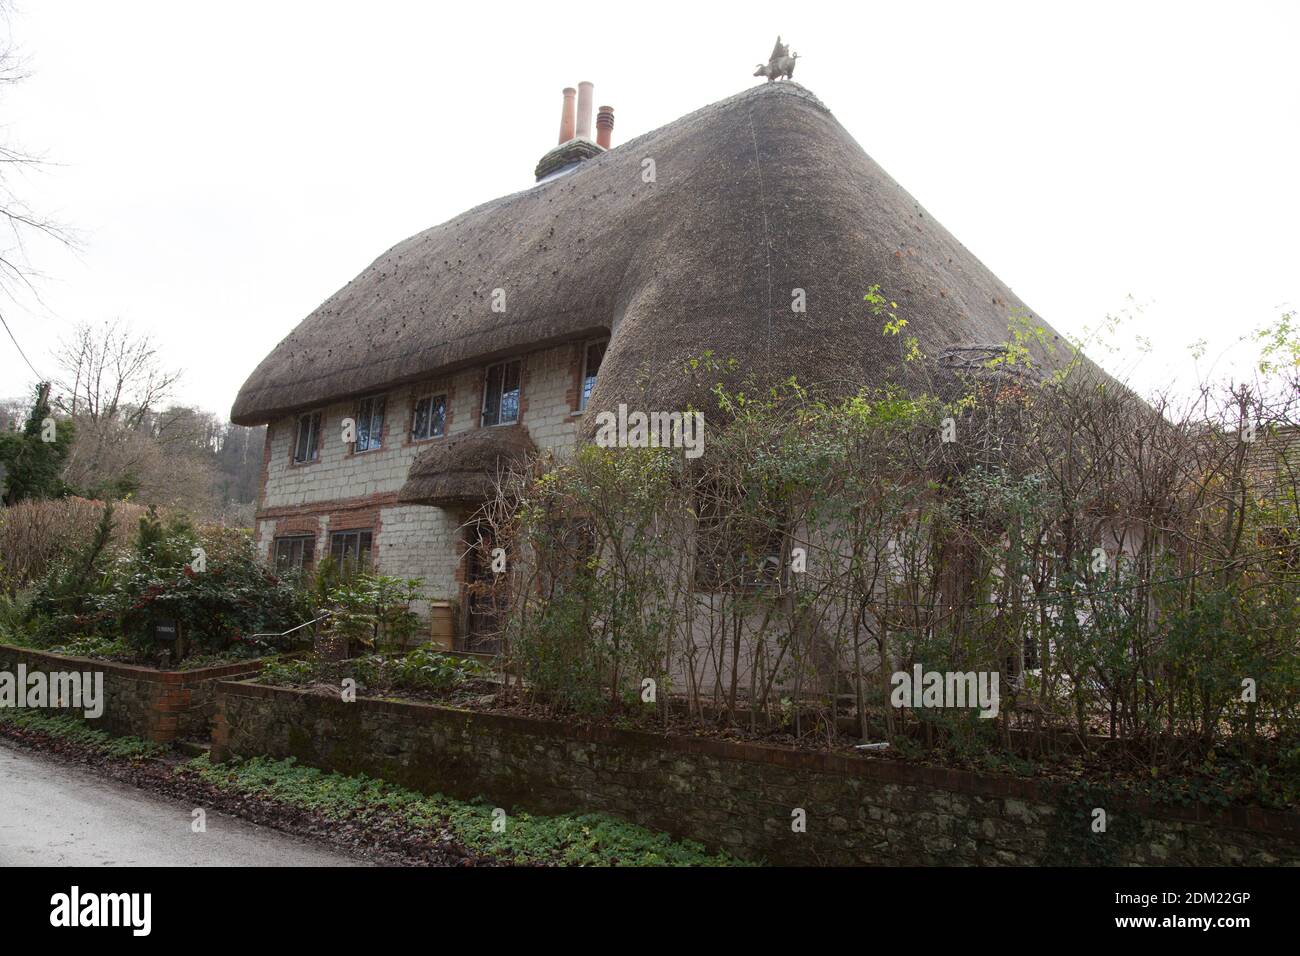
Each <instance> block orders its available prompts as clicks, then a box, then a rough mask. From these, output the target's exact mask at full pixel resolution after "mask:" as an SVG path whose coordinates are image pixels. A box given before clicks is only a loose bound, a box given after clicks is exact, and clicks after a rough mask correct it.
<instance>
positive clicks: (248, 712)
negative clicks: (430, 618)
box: [212, 682, 1300, 865]
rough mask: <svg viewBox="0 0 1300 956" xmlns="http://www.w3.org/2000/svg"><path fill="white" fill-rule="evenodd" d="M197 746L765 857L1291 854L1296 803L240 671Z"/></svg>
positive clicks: (220, 755) (1084, 858) (1038, 859)
mask: <svg viewBox="0 0 1300 956" xmlns="http://www.w3.org/2000/svg"><path fill="white" fill-rule="evenodd" d="M212 741H213V747H212V755H213V759H215V760H224V759H226V758H227V757H228V756H230V755H236V756H255V755H259V754H265V755H268V756H271V757H276V758H286V757H295V758H297V759H298V760H299V761H300V762H302V763H305V764H308V765H310V766H315V767H319V768H322V769H325V770H336V771H340V772H343V773H366V774H369V775H371V776H376V777H380V778H383V779H386V780H390V781H393V782H395V783H399V784H403V785H405V786H408V787H411V788H413V789H417V790H421V791H424V792H427V793H434V792H442V793H445V794H448V795H451V796H455V797H460V798H462V799H468V798H473V797H478V796H482V797H485V798H486V799H488V800H489V801H491V803H492V805H494V806H501V807H504V808H506V809H507V810H509V809H511V808H514V807H522V808H525V809H528V810H532V811H535V812H549V813H554V812H566V811H579V812H581V811H601V812H604V813H608V814H611V815H614V816H617V817H620V818H622V819H625V820H629V821H633V822H635V823H639V824H643V825H645V826H648V827H653V828H655V829H658V830H663V831H666V832H668V833H671V834H673V835H674V836H676V837H679V838H689V839H694V840H698V841H700V842H701V843H703V844H705V845H706V846H708V847H710V848H724V849H726V850H728V851H730V852H732V853H733V854H735V855H736V856H739V857H742V858H746V859H754V860H766V861H768V862H770V863H785V864H871V865H882V864H898V865H936V864H939V865H943V864H956V865H968V864H970V865H989V864H997V865H1017V864H1023V865H1027V864H1054V863H1055V864H1087V863H1092V864H1130V863H1136V864H1150V865H1159V864H1168V865H1223V864H1263V865H1273V864H1281V863H1289V864H1300V814H1296V813H1279V812H1273V811H1265V810H1260V809H1232V810H1230V811H1213V810H1211V809H1210V808H1209V807H1208V806H1207V805H1204V804H1195V805H1191V806H1187V807H1173V806H1164V805H1155V804H1152V803H1151V802H1150V801H1146V800H1140V799H1138V800H1134V799H1130V800H1127V801H1124V800H1120V799H1118V798H1112V797H1110V796H1107V795H1104V794H1099V793H1097V792H1095V791H1090V790H1088V789H1085V788H1084V787H1082V786H1064V785H1061V784H1057V783H1053V782H1048V781H1046V780H1030V779H1024V778H1018V777H1012V776H1003V775H993V774H977V773H970V772H965V771H957V770H945V769H940V768H932V767H922V766H916V765H912V764H907V763H903V762H901V761H892V760H882V759H875V758H867V757H854V756H844V755H839V754H828V753H818V752H812V751H796V750H789V749H782V748H777V747H770V746H765V745H760V744H752V743H742V742H735V741H725V740H717V739H710V738H704V737H688V736H667V735H661V734H654V733H647V732H642V731H631V730H616V729H612V728H608V727H584V726H579V725H575V724H569V723H561V722H558V721H549V720H536V719H531V718H521V717H512V716H503V715H496V714H481V713H471V712H468V711H461V710H453V709H449V708H445V707H439V706H435V705H430V704H423V703H408V702H395V701H386V700H372V699H364V698H363V699H359V700H357V701H356V702H355V703H345V702H344V701H342V700H340V699H337V698H334V697H331V696H325V695H321V694H314V693H310V692H307V691H303V690H298V689H295V688H282V687H270V686H266V685H261V684H256V683H251V682H244V683H233V682H221V683H218V684H217V710H216V715H215V717H214V719H213V736H212ZM1095 808H1101V809H1103V810H1105V812H1106V821H1105V823H1106V829H1105V832H1101V833H1098V832H1094V829H1093V828H1094V825H1095V824H1094V821H1095V820H1096V817H1095V816H1094V809H1095ZM799 810H802V811H803V812H804V815H805V820H806V828H805V830H804V831H803V832H795V830H794V829H793V824H794V823H795V822H796V819H797V816H798V814H797V811H799Z"/></svg>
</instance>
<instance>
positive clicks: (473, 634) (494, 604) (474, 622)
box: [461, 522, 506, 654]
mask: <svg viewBox="0 0 1300 956" xmlns="http://www.w3.org/2000/svg"><path fill="white" fill-rule="evenodd" d="M465 543H466V545H467V546H468V547H467V549H466V553H465V612H464V613H465V626H464V628H463V629H462V632H461V633H462V634H463V635H464V637H463V638H462V644H463V646H462V647H461V650H464V651H475V652H478V653H481V654H496V653H499V652H500V650H501V628H502V625H503V624H504V618H505V615H504V610H505V607H506V599H505V595H504V594H503V593H502V592H501V584H502V580H498V579H499V578H502V579H503V576H499V575H497V574H496V573H495V572H494V571H493V570H492V561H493V555H492V551H493V549H494V548H495V547H496V544H495V539H494V538H493V536H492V529H491V528H490V527H489V526H488V525H487V524H485V523H482V522H476V523H474V524H471V525H468V526H467V527H466V529H465Z"/></svg>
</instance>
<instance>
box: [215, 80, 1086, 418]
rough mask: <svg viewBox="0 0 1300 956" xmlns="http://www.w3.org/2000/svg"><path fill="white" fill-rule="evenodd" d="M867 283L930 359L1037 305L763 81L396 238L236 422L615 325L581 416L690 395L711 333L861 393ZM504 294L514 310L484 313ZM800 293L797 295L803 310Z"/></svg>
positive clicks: (820, 112)
mask: <svg viewBox="0 0 1300 956" xmlns="http://www.w3.org/2000/svg"><path fill="white" fill-rule="evenodd" d="M647 160H652V161H653V174H654V176H653V179H654V181H653V182H647V181H646V180H647V178H648V177H649V174H650V172H651V167H650V164H649V163H647V162H646V161H647ZM870 283H879V285H880V286H881V288H882V289H883V291H884V294H885V295H887V296H888V297H889V298H890V299H892V300H896V301H897V302H898V304H899V311H900V312H901V313H903V314H906V315H907V316H908V317H909V322H910V324H909V333H910V334H914V335H915V336H916V337H917V339H918V342H919V345H920V347H921V348H922V349H923V350H924V351H925V352H926V353H927V354H930V355H937V354H939V353H940V352H941V351H943V350H944V349H945V348H949V347H952V346H962V345H968V344H971V343H980V342H1000V341H1003V340H1004V339H1005V337H1006V331H1007V320H1008V318H1009V317H1010V316H1012V315H1019V316H1028V317H1032V313H1031V312H1030V310H1029V308H1028V306H1026V305H1025V304H1024V303H1023V302H1021V301H1020V300H1019V299H1018V298H1016V296H1015V295H1014V294H1013V293H1012V291H1011V290H1010V289H1009V288H1008V287H1007V286H1006V285H1004V284H1003V283H1002V282H1001V281H999V280H998V279H997V277H996V276H994V275H993V274H992V273H991V272H990V271H989V270H988V269H987V268H985V267H984V265H983V264H981V263H980V261H979V260H978V259H976V258H975V256H973V255H972V254H971V253H970V252H969V251H968V250H967V249H966V248H965V247H964V246H962V245H961V243H959V242H957V241H956V240H955V239H954V238H953V237H952V236H951V235H950V234H949V233H948V231H947V230H946V229H944V228H943V226H941V225H939V223H938V222H936V221H935V220H934V218H933V217H932V216H930V215H929V214H928V213H927V212H926V211H925V210H924V209H923V208H921V206H920V205H919V204H918V203H917V202H916V200H914V199H913V198H912V197H911V196H909V195H908V194H907V192H906V191H904V190H903V189H902V188H901V187H900V186H899V185H898V184H897V183H896V182H894V180H893V179H891V178H890V177H889V175H888V174H886V173H885V172H884V170H882V169H881V168H880V167H879V166H878V165H877V164H876V163H875V162H874V161H873V160H872V159H871V158H870V157H869V156H867V154H866V153H865V152H863V150H862V148H861V147H860V146H859V145H858V144H857V143H856V142H855V141H854V139H853V138H852V137H851V136H850V135H849V134H848V132H847V131H846V130H845V129H844V128H843V127H842V126H841V125H840V124H839V123H838V122H837V121H836V120H835V118H834V117H833V116H832V115H831V113H830V111H829V110H827V109H826V107H825V106H823V105H822V103H821V102H820V101H818V100H817V98H816V97H815V96H813V95H812V94H811V93H809V92H808V91H807V90H805V89H803V88H802V87H800V86H798V85H797V84H794V83H780V84H764V85H761V86H756V87H754V88H752V89H749V90H746V91H745V92H743V93H740V94H738V95H736V96H733V97H731V98H730V99H727V100H723V101H721V102H719V103H715V104H713V105H711V106H707V107H705V108H704V109H701V110H698V111H696V112H694V113H691V114H689V115H688V116H685V117H683V118H681V119H679V120H677V121H675V122H673V123H670V124H668V125H667V126H664V127H662V128H661V129H658V130H656V131H654V132H652V133H648V134H646V135H644V136H641V137H639V138H637V139H634V140H631V141H630V142H627V143H624V144H622V145H620V146H618V147H615V148H614V149H611V150H609V151H607V152H605V153H603V154H601V155H600V156H597V157H595V158H593V159H590V160H588V161H587V162H584V163H583V164H582V165H581V166H579V167H578V168H577V169H576V170H575V171H573V172H572V173H569V174H567V175H565V176H562V177H559V178H557V179H555V180H552V181H549V182H545V183H541V184H538V185H536V186H534V187H532V188H530V189H527V190H524V191H523V192H519V193H515V194H513V195H510V196H506V197H503V198H501V199H497V200H494V201H492V202H489V203H487V204H485V205H482V206H479V207H477V208H475V209H472V210H470V211H469V212H466V213H464V214H463V215H461V216H458V217H457V218H455V219H453V220H451V221H450V222H447V223H444V224H442V225H440V226H435V227H434V228H432V229H428V230H426V231H425V232H422V233H420V234H418V235H416V236H413V237H411V238H409V239H407V240H405V241H403V242H401V243H399V244H397V245H396V246H394V247H393V248H392V249H390V250H389V251H388V252H386V253H384V254H383V255H382V256H380V257H379V259H377V260H376V261H375V262H374V263H373V264H372V265H371V266H370V267H369V268H367V269H366V270H365V271H364V272H362V273H361V275H359V276H357V277H356V278H355V279H353V280H352V281H351V282H349V283H348V284H347V285H346V286H344V287H343V288H342V289H341V290H339V291H338V292H337V293H335V294H334V295H333V296H332V297H331V298H330V299H328V300H327V301H326V302H325V303H324V304H323V305H321V306H320V308H318V309H317V310H316V311H315V312H313V313H312V314H311V315H310V316H308V317H307V318H306V319H305V320H304V321H303V322H302V323H300V324H299V325H298V327H297V328H296V329H294V330H293V332H292V333H290V334H289V336H288V337H287V338H286V339H285V340H284V341H283V342H281V343H280V344H279V345H278V346H277V347H276V348H275V349H274V351H272V352H271V354H270V355H269V356H267V357H266V358H265V359H264V360H263V361H262V363H261V365H259V366H258V368H257V370H256V371H254V372H253V374H252V375H251V376H250V377H249V379H248V381H247V382H246V383H245V385H244V387H243V389H242V390H241V391H240V393H239V396H238V398H237V399H236V401H235V405H234V408H233V409H232V411H231V418H232V419H233V420H234V421H235V422H238V423H240V424H254V423H257V422H264V421H268V420H270V419H272V418H275V417H277V416H280V415H283V414H286V413H288V412H291V411H293V410H295V409H300V408H306V407H310V406H313V405H319V404H321V403H324V402H326V401H333V400H338V399H342V398H345V397H347V396H350V395H359V394H362V393H364V392H367V391H371V390H374V389H376V388H381V387H383V388H387V387H391V386H393V385H396V384H400V383H403V382H406V381H410V380H414V379H418V378H421V377H425V376H428V375H430V374H432V373H435V372H439V373H441V372H448V371H452V370H454V369H455V368H457V367H460V366H465V365H469V364H474V363H480V362H483V361H485V360H487V359H489V358H492V357H497V356H501V355H505V354H509V353H513V352H520V351H523V350H526V349H531V348H539V347H544V346H547V345H550V344H555V343H559V342H563V341H567V340H571V339H576V338H580V337H585V336H590V335H593V334H599V333H600V332H601V331H603V330H610V331H612V333H613V337H612V341H611V343H610V346H609V351H608V353H607V354H606V356H605V359H604V363H603V365H602V366H601V374H600V382H599V384H598V385H597V386H596V388H595V392H594V394H593V395H592V400H591V402H590V404H589V406H588V410H587V422H586V423H584V430H585V426H586V425H589V424H590V421H591V419H592V417H593V416H594V414H596V413H598V412H600V411H602V410H609V409H613V408H615V407H616V406H617V405H618V403H619V402H632V401H636V402H638V403H642V407H652V408H681V407H683V406H684V404H685V403H686V402H687V401H689V400H691V398H692V396H691V395H690V394H689V392H690V388H691V385H690V383H689V382H688V381H687V380H686V379H685V377H683V376H678V375H675V374H671V373H665V372H664V371H663V370H670V369H677V368H680V367H681V366H682V364H683V363H684V362H686V361H687V360H689V359H690V358H693V357H697V356H699V355H700V354H701V353H702V352H704V351H705V350H712V351H713V352H714V353H715V354H716V355H719V356H725V357H727V358H734V359H736V360H737V362H738V366H739V367H740V368H744V369H749V370H753V369H763V370H766V371H767V372H768V373H769V374H770V375H771V377H772V378H774V379H777V378H785V377H788V376H790V375H796V376H798V378H799V380H800V381H801V382H803V383H804V384H806V385H809V386H817V385H825V384H842V385H844V386H845V387H846V389H847V390H850V391H856V390H857V388H858V387H859V386H861V385H864V384H865V385H873V384H879V383H880V382H882V381H884V380H885V379H886V377H887V375H888V373H889V364H890V356H891V352H890V350H889V345H888V343H886V342H884V341H882V339H881V336H880V328H879V323H878V321H876V319H875V318H873V317H872V316H871V315H870V314H869V313H868V312H867V310H865V309H864V308H863V292H864V290H865V288H866V287H867V286H868V284H870ZM495 289H501V290H504V293H505V306H506V311H505V312H493V311H492V304H493V290H495ZM796 289H802V290H803V292H804V294H805V296H806V302H807V310H806V312H802V313H800V312H795V311H793V310H792V308H791V304H792V300H793V298H794V296H795V292H794V290H796ZM1033 318H1034V321H1035V324H1041V320H1038V319H1037V318H1036V317H1033ZM1054 334H1055V333H1054V332H1052V331H1051V330H1050V329H1049V330H1048V334H1047V338H1048V340H1049V341H1050V340H1051V338H1052V336H1053V335H1054ZM1062 351H1065V350H1062ZM895 358H896V356H895ZM1039 358H1040V359H1042V360H1043V361H1046V362H1048V363H1049V364H1050V363H1051V360H1050V359H1048V358H1046V357H1045V356H1039ZM650 370H657V374H655V375H651V374H649V373H650Z"/></svg>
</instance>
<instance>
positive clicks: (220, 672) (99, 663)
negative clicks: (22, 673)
mask: <svg viewBox="0 0 1300 956" xmlns="http://www.w3.org/2000/svg"><path fill="white" fill-rule="evenodd" d="M0 652H10V653H19V654H28V655H30V656H33V657H44V658H46V659H48V660H50V661H58V662H60V663H64V664H70V665H74V666H72V667H69V668H68V669H69V670H92V669H96V670H102V671H103V672H104V673H106V674H118V675H120V676H122V677H130V678H132V679H133V680H139V681H146V682H148V683H152V684H187V683H191V682H195V681H208V680H217V679H220V678H224V677H234V676H237V675H240V674H246V673H248V672H249V671H250V670H253V669H256V668H259V667H261V665H262V662H263V661H266V660H269V659H270V658H269V657H250V658H248V660H246V661H239V662H236V663H234V664H216V665H213V666H212V667H195V668H192V669H190V670H166V671H165V670H159V669H158V668H156V667H146V666H144V665H141V664H123V663H121V662H119V661H105V660H99V659H97V658H94V657H74V656H72V655H71V654H59V653H56V652H54V651H45V650H38V649H36V648H34V647H21V646H19V645H16V644H0ZM272 656H274V655H272Z"/></svg>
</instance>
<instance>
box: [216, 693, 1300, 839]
mask: <svg viewBox="0 0 1300 956" xmlns="http://www.w3.org/2000/svg"><path fill="white" fill-rule="evenodd" d="M216 690H217V694H218V696H219V697H220V695H222V694H227V695H232V696H237V697H251V698H268V699H269V698H274V697H286V696H295V695H296V696H299V697H310V698H311V699H313V700H316V701H321V702H323V703H326V704H333V705H337V706H339V707H355V706H358V705H361V706H364V707H366V708H367V709H369V710H371V711H375V712H378V713H391V714H396V715H405V716H408V717H414V718H417V719H424V720H445V719H447V718H456V719H460V720H466V719H468V720H472V721H474V722H477V723H479V724H481V725H483V726H485V727H491V728H496V729H499V730H503V731H507V732H511V733H518V734H526V735H531V736H544V737H559V738H564V739H569V740H577V741H583V742H588V743H603V744H611V745H614V746H630V747H638V748H652V749H657V750H667V751H672V752H675V753H683V754H704V755H707V756H711V757H716V758H719V759H723V760H737V761H742V762H747V763H761V764H767V765H769V766H776V767H784V768H786V769H789V770H791V771H809V772H814V773H825V774H837V775H840V776H849V777H861V778H866V779H871V780H876V781H879V782H883V783H892V784H900V785H912V786H927V787H934V788H938V789H943V790H949V791H952V792H955V793H961V794H972V795H976V796H986V797H1011V798H1016V799H1021V800H1026V801H1035V802H1039V803H1047V804H1052V803H1055V802H1056V800H1057V798H1058V797H1059V796H1060V794H1061V792H1062V790H1063V786H1062V785H1061V784H1060V783H1059V782H1057V781H1054V780H1048V779H1026V778H1024V777H1013V776H1010V775H1009V774H989V773H977V772H974V771H970V770H951V769H947V768H943V767H927V766H922V765H918V764H910V763H905V762H903V761H899V760H888V759H877V758H872V757H855V756H849V755H846V754H835V753H826V752H823V751H813V750H794V749H791V748H786V747H777V746H773V745H771V744H759V743H752V742H749V741H738V740H719V739H717V738H713V737H693V736H688V735H684V734H661V733H655V732H652V731H646V730H626V729H622V728H615V727H606V726H601V725H583V724H572V723H568V722H564V721H558V720H549V719H545V718H540V717H519V716H515V715H511V714H493V713H488V712H483V711H473V710H463V709H459V708H453V707H446V706H442V705H438V704H430V703H425V702H423V701H399V700H385V699H381V698H376V697H358V698H357V699H356V701H355V703H344V702H343V701H342V700H338V701H335V700H333V699H332V698H329V697H322V696H321V695H319V694H315V693H312V692H311V691H306V690H301V689H299V688H296V687H274V686H272V685H269V684H259V683H256V681H255V680H245V681H238V682H236V681H219V682H218V683H217V684H216ZM1115 796H1116V798H1117V799H1118V802H1120V803H1122V804H1123V805H1124V806H1125V807H1127V808H1128V809H1130V810H1131V811H1133V812H1135V813H1138V814H1141V815H1143V816H1148V817H1155V818H1159V819H1162V820H1174V821H1181V822H1187V823H1200V824H1212V825H1215V826H1224V827H1233V828H1236V829H1241V830H1252V831H1255V832H1262V833H1275V834H1278V835H1279V836H1286V837H1290V838H1292V839H1298V838H1300V812H1293V811H1280V810H1268V809H1265V808H1262V807H1229V808H1226V809H1216V808H1214V807H1211V806H1209V805H1208V804H1205V803H1202V802H1200V801H1196V802H1195V803H1192V804H1190V805H1187V806H1179V805H1175V804H1167V803H1158V802H1156V801H1154V800H1151V799H1150V798H1148V797H1143V796H1137V795H1129V794H1124V793H1122V792H1120V793H1117V794H1116V795H1115Z"/></svg>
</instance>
